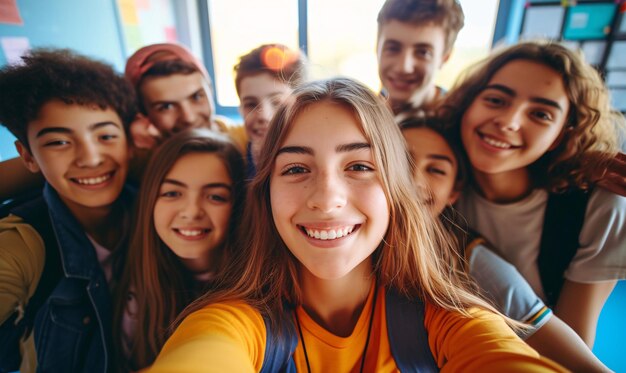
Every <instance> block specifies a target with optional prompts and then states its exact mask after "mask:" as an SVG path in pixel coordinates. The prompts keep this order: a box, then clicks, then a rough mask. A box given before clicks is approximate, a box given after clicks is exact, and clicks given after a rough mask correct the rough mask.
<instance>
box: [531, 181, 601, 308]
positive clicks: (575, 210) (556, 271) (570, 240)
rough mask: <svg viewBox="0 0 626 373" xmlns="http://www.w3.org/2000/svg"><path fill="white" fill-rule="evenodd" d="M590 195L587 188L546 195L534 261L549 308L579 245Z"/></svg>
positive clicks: (554, 300) (553, 304) (555, 300)
mask: <svg viewBox="0 0 626 373" xmlns="http://www.w3.org/2000/svg"><path fill="white" fill-rule="evenodd" d="M590 195H591V191H582V190H571V191H568V192H565V193H562V194H554V193H550V195H549V196H548V203H547V206H546V213H545V218H544V222H543V231H542V234H541V246H540V249H539V257H538V258H537V264H538V266H539V275H540V277H541V284H542V285H543V291H544V293H545V295H546V299H547V303H548V306H549V307H554V306H555V305H556V302H557V300H558V299H559V294H560V293H561V288H562V287H563V282H564V277H563V274H564V273H565V270H566V269H567V267H568V266H569V263H570V262H571V261H572V259H573V258H574V255H576V251H577V250H578V248H579V247H580V244H579V242H578V236H579V235H580V230H581V229H582V227H583V223H584V221H585V212H586V210H587V203H588V202H589V196H590Z"/></svg>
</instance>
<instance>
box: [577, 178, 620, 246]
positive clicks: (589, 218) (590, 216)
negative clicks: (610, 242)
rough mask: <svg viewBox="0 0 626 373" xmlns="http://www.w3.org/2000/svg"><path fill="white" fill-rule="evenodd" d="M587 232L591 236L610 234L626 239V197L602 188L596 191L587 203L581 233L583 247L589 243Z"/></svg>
mask: <svg viewBox="0 0 626 373" xmlns="http://www.w3.org/2000/svg"><path fill="white" fill-rule="evenodd" d="M585 232H588V233H591V236H603V235H607V234H608V235H611V236H616V238H617V237H622V238H626V197H623V196H620V195H617V194H615V193H611V192H609V191H607V190H605V189H602V188H596V189H594V191H593V192H592V194H591V196H590V197H589V202H588V203H587V208H586V212H585V220H584V224H583V229H582V232H581V243H582V244H583V246H584V241H587V239H585V236H586V234H585ZM603 232H604V234H603ZM607 239H610V238H609V237H607Z"/></svg>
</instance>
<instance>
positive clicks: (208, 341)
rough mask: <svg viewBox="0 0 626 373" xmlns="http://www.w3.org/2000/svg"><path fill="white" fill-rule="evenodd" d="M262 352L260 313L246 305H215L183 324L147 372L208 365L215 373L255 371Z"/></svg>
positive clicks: (262, 337) (230, 303) (232, 303)
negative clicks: (213, 368) (222, 372)
mask: <svg viewBox="0 0 626 373" xmlns="http://www.w3.org/2000/svg"><path fill="white" fill-rule="evenodd" d="M264 352H265V325H264V322H263V317H262V316H261V314H260V312H259V311H258V310H256V309H255V308H253V307H251V306H250V305H248V304H246V303H245V302H240V301H237V302H225V303H217V304H211V305H208V306H206V307H204V308H202V309H200V310H198V311H195V312H193V313H192V314H190V315H189V316H187V317H186V318H185V320H183V322H182V323H181V324H180V325H179V326H178V328H177V329H176V331H175V332H174V334H172V336H171V337H170V339H168V341H167V342H166V343H165V345H164V346H163V349H162V350H161V353H160V354H159V357H158V358H157V360H156V362H155V365H154V367H153V369H151V370H150V371H163V372H166V371H169V368H172V367H176V368H177V369H178V370H181V369H182V370H184V369H185V367H186V368H189V369H193V368H194V367H196V368H197V367H198V366H209V365H210V366H213V367H217V369H216V371H253V370H257V371H258V370H259V369H260V368H261V366H262V363H263V356H264Z"/></svg>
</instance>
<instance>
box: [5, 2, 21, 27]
mask: <svg viewBox="0 0 626 373" xmlns="http://www.w3.org/2000/svg"><path fill="white" fill-rule="evenodd" d="M0 23H8V24H11V25H20V26H22V25H24V21H23V20H22V17H21V16H20V10H19V9H18V8H17V0H0Z"/></svg>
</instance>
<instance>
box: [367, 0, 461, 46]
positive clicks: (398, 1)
mask: <svg viewBox="0 0 626 373" xmlns="http://www.w3.org/2000/svg"><path fill="white" fill-rule="evenodd" d="M392 20H396V21H400V22H405V23H410V24H412V25H423V24H427V23H430V22H432V23H434V24H436V25H437V26H441V27H442V28H443V29H444V31H445V33H446V45H445V53H448V52H450V51H451V50H452V46H453V45H454V42H455V41H456V37H457V35H458V34H459V31H461V29H462V28H463V26H464V24H465V15H464V14H463V9H462V8H461V4H459V2H458V1H457V0H387V1H385V4H383V6H382V8H381V9H380V11H379V12H378V19H377V21H378V36H379V37H380V32H381V29H382V26H383V25H384V24H385V23H387V22H389V21H392Z"/></svg>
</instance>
